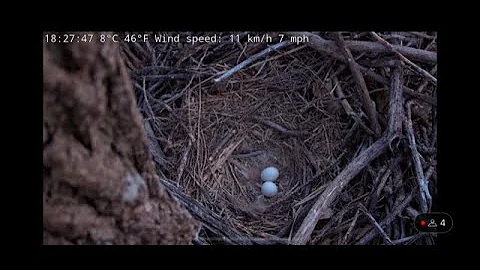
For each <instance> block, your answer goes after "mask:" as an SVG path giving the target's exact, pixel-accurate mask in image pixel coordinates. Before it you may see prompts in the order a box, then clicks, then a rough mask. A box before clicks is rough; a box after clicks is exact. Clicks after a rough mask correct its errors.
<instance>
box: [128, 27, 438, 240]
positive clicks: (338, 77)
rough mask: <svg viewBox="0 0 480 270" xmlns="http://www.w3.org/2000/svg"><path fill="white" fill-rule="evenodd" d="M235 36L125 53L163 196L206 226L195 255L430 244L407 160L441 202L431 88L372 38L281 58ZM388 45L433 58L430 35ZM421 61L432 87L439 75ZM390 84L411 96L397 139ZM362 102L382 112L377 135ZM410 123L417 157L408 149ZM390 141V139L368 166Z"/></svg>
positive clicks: (347, 38)
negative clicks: (269, 170) (265, 191)
mask: <svg viewBox="0 0 480 270" xmlns="http://www.w3.org/2000/svg"><path fill="white" fill-rule="evenodd" d="M162 34H166V35H171V36H173V35H176V33H162ZM230 34H231V33H226V34H222V36H225V38H224V39H225V40H223V41H222V42H219V43H197V44H195V45H191V44H186V43H184V42H179V43H145V44H140V43H135V44H123V47H122V54H123V56H124V59H125V61H126V63H127V66H128V67H129V69H130V72H131V76H132V80H133V84H134V88H135V92H136V96H137V101H138V107H139V108H140V109H141V111H142V113H143V115H144V118H145V123H146V125H147V126H149V128H148V129H147V133H148V134H149V137H150V139H152V140H153V144H152V145H153V146H151V147H153V148H157V149H156V150H152V154H154V155H153V156H154V159H155V160H156V161H157V165H158V168H159V174H160V175H161V178H162V180H161V182H162V183H163V185H164V186H165V187H166V188H167V189H168V190H169V191H170V193H171V194H172V195H173V196H174V197H176V198H178V199H179V201H180V202H181V203H182V204H183V205H184V206H185V207H186V208H187V209H188V210H189V211H190V212H191V213H192V215H193V216H194V217H195V218H196V219H197V220H199V221H200V222H201V223H202V225H203V226H202V229H201V231H200V233H199V235H198V237H197V239H196V242H195V243H197V244H222V243H229V244H279V243H281V244H287V243H292V242H293V243H300V244H305V243H311V244H353V243H363V244H377V243H433V240H432V238H431V237H425V236H422V235H421V234H418V232H417V231H416V230H415V228H414V225H413V220H414V217H415V215H416V214H417V213H418V212H422V211H421V210H422V209H423V208H422V207H424V203H425V202H424V201H422V195H423V196H424V195H425V194H423V193H422V191H419V190H421V189H420V186H421V182H419V181H418V173H419V172H418V168H416V166H415V165H416V163H415V158H412V157H413V156H415V155H420V154H419V153H418V151H420V152H421V154H422V160H421V161H420V162H421V168H422V169H424V168H426V169H425V172H421V173H422V174H424V176H425V175H426V177H428V178H430V184H429V189H427V193H428V192H430V193H433V194H435V190H434V187H435V179H436V176H435V166H436V163H435V162H436V159H435V151H436V126H435V117H436V115H435V109H436V107H435V106H436V105H435V104H434V102H435V90H436V80H435V83H433V82H432V81H431V78H429V77H427V76H426V75H425V74H421V73H420V72H418V71H417V70H416V68H415V67H413V68H412V67H409V66H408V65H405V64H403V65H402V62H400V61H397V60H398V59H399V56H398V54H400V55H402V56H403V54H402V53H395V52H392V51H391V50H389V48H388V47H387V46H385V44H382V43H380V42H379V40H376V39H375V38H374V37H375V35H374V36H373V37H372V35H370V34H369V33H348V34H345V33H344V34H343V35H340V37H339V36H338V35H337V34H336V33H315V34H312V33H308V34H309V35H311V36H310V41H309V42H310V43H308V42H306V43H304V44H289V43H286V44H280V45H279V46H278V48H276V49H275V48H273V49H272V48H271V47H269V46H268V45H267V44H265V43H248V37H247V36H248V35H253V34H255V33H241V34H240V35H239V42H229V38H227V36H228V37H229V35H230ZM236 34H238V33H235V35H236ZM260 34H261V33H260ZM260 34H258V35H260ZM269 34H270V35H271V36H279V35H278V33H269ZM152 35H153V34H152ZM179 35H180V40H186V37H187V36H192V35H195V36H211V35H213V33H193V34H192V33H180V34H179ZM382 36H383V38H380V39H381V40H383V41H386V42H391V43H392V44H394V42H395V41H397V40H401V41H402V42H407V41H410V43H409V45H408V46H403V47H402V46H401V45H397V46H398V47H399V48H400V47H401V48H404V47H405V48H406V49H410V48H415V49H417V50H418V51H420V52H423V53H425V54H426V55H427V56H431V55H430V54H427V53H432V51H435V37H434V36H433V35H428V34H427V33H399V34H396V35H390V34H388V33H386V34H383V35H382ZM315 37H318V38H320V39H319V40H320V41H324V42H327V43H328V44H327V43H325V44H326V45H325V44H324V46H325V47H324V49H322V48H316V47H315V46H314V44H313V43H312V38H315ZM322 37H323V38H322ZM377 37H380V36H377ZM400 37H401V38H400ZM355 42H357V43H358V42H360V43H361V42H363V43H361V44H366V45H368V46H367V47H362V48H357V47H355V46H354V45H355V44H356V43H355ZM279 43H280V41H278V42H277V44H279ZM352 44H353V45H352ZM329 46H330V47H329ZM335 46H336V47H335ZM342 46H343V47H342ZM369 46H370V47H369ZM329 48H330V49H329ZM332 48H333V49H332ZM342 48H346V49H347V50H345V51H346V52H342V50H341V49H342ZM356 48H357V49H356ZM350 49H351V50H350ZM404 51H405V50H404ZM349 53H350V57H353V62H354V63H355V64H354V65H352V64H351V63H350V64H349V61H348V60H346V59H348V58H349V55H348V54H349ZM404 54H407V53H404ZM427 56H425V57H424V58H427ZM407 57H408V54H407ZM416 57H417V58H416V60H418V61H419V62H421V66H417V67H418V68H420V69H421V70H423V71H426V72H427V73H428V75H430V76H432V75H431V74H430V73H435V69H436V67H435V63H432V62H431V61H430V60H431V59H429V60H425V59H424V58H422V55H421V56H418V55H416ZM419 57H420V59H418V58H419ZM435 60H436V54H435ZM428 61H430V62H428ZM245 63H246V65H244V64H245ZM239 65H240V66H239ZM235 67H240V68H237V69H235ZM432 68H433V69H434V70H433V71H432ZM232 69H235V70H234V71H232ZM366 70H368V71H369V72H370V73H368V72H366ZM394 70H396V71H398V72H402V73H401V76H400V79H401V81H402V83H401V84H402V85H403V86H404V88H405V89H402V85H400V91H403V94H401V97H402V98H403V99H402V100H401V101H400V102H401V106H397V107H398V108H400V109H401V110H400V109H399V110H397V111H398V112H400V111H401V112H402V113H401V117H402V118H398V119H397V121H400V124H398V123H397V125H396V126H397V127H398V126H399V125H400V128H401V129H402V127H403V129H402V130H403V131H402V130H401V131H400V132H398V130H397V133H395V132H394V130H392V127H391V125H392V124H391V123H392V121H394V119H395V112H392V111H395V110H394V109H392V106H393V107H395V104H394V102H393V101H392V97H394V95H392V91H393V88H395V86H394V85H395V83H394V81H395V78H397V77H398V76H395V75H394V74H395V73H393V72H394ZM229 72H230V73H229ZM356 72H359V73H356ZM368 74H370V76H368ZM222 75H224V77H221V76H222ZM359 76H360V77H362V78H359ZM362 79H363V82H362ZM397 79H398V78H397ZM362 83H363V85H364V86H365V87H366V89H367V90H368V92H366V95H365V92H363V93H362V90H363V87H362ZM397 90H398V89H397ZM366 96H368V97H366ZM365 98H367V99H368V98H369V99H371V101H372V102H374V104H375V106H373V108H374V111H373V112H374V113H375V119H377V120H378V122H377V123H376V125H375V123H373V122H374V121H372V118H370V117H371V113H372V112H371V108H370V107H368V106H366V105H365V104H366V102H367V101H368V100H367V101H366V100H365ZM407 103H408V106H404V105H405V104H407ZM412 107H413V109H412ZM412 111H413V114H412ZM408 117H410V118H408ZM404 120H409V121H410V122H411V123H412V125H411V126H412V127H413V129H412V130H413V134H412V135H413V136H414V137H416V139H417V142H416V148H418V149H420V150H418V149H417V150H415V149H413V148H412V147H410V146H411V140H409V138H410V137H409V136H408V135H409V134H408V131H409V129H408V127H409V126H408V125H406V124H405V123H408V121H404ZM393 125H394V124H393ZM376 128H377V129H376ZM378 131H380V133H378ZM382 134H394V135H392V136H390V137H389V139H390V140H388V142H387V143H385V144H384V145H382V149H381V150H378V151H377V152H378V153H377V152H375V153H373V154H372V155H375V157H370V156H368V155H369V154H370V153H367V151H373V150H371V148H373V147H374V146H375V143H377V142H378V141H380V140H381V138H384V137H386V136H387V135H385V136H382ZM385 145H388V147H384V146H385ZM151 149H152V148H151ZM415 151H417V152H415ZM365 155H367V157H366V160H365V159H364V160H362V156H365ZM355 162H357V163H359V164H356V163H355ZM268 166H275V167H277V168H278V169H279V171H280V176H279V178H278V180H277V183H278V187H279V192H278V194H276V195H275V196H273V197H265V196H264V195H262V192H261V184H262V180H261V178H260V173H261V171H262V169H263V168H265V167H268ZM355 166H356V167H355ZM349 168H350V171H348V170H349ZM352 168H353V169H352ZM342 181H343V182H342ZM328 192H330V193H328ZM424 192H425V190H424ZM327 193H328V194H327ZM329 194H331V195H332V198H326V196H329ZM427 195H430V194H427ZM322 196H323V199H322ZM321 200H323V201H321ZM424 200H425V201H426V202H427V203H428V206H431V201H432V200H428V201H427V199H424ZM320 202H322V204H323V205H321V206H319V203H320ZM399 208H401V209H399ZM317 210H318V211H320V212H321V213H316V212H315V211H317ZM311 219H313V221H312V222H309V220H311ZM377 226H379V227H381V228H382V230H378V229H376V227H377ZM395 241H396V242H395Z"/></svg>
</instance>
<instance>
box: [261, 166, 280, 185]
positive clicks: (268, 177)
mask: <svg viewBox="0 0 480 270" xmlns="http://www.w3.org/2000/svg"><path fill="white" fill-rule="evenodd" d="M279 175H280V173H279V172H278V169H277V168H275V167H267V168H265V169H263V171H262V174H261V175H260V177H261V178H262V181H264V182H265V181H275V180H277V178H278V176H279Z"/></svg>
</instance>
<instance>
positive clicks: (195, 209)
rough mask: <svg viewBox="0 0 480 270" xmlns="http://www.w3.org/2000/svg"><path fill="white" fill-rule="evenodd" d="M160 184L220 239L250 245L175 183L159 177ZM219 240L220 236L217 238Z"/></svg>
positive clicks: (242, 235) (244, 238) (230, 242)
mask: <svg viewBox="0 0 480 270" xmlns="http://www.w3.org/2000/svg"><path fill="white" fill-rule="evenodd" d="M160 183H161V184H162V185H163V186H164V187H165V188H166V189H167V190H168V191H169V193H170V194H171V195H172V196H173V197H175V198H177V199H178V201H179V202H180V203H181V204H182V205H183V206H184V207H185V208H186V209H187V210H188V211H189V212H190V213H191V214H192V215H193V216H194V217H195V219H197V220H198V221H200V222H201V223H202V224H203V225H204V226H205V227H206V228H208V229H209V230H211V231H212V232H214V233H215V234H217V235H219V236H221V240H222V242H224V243H227V244H240V245H251V244H252V241H250V240H249V237H248V236H247V235H244V234H243V233H241V232H239V231H237V230H236V229H234V228H232V227H231V226H229V225H228V224H226V223H224V221H223V218H222V217H220V216H219V215H217V214H215V213H213V212H212V211H209V210H208V209H206V208H204V207H203V206H202V205H201V204H200V203H198V202H197V201H195V200H194V199H192V198H191V197H189V196H188V195H187V194H185V193H184V192H183V191H181V190H180V189H179V188H177V187H176V186H175V185H173V184H171V183H170V182H169V181H167V180H164V179H160V180H159V184H160ZM217 240H220V238H217Z"/></svg>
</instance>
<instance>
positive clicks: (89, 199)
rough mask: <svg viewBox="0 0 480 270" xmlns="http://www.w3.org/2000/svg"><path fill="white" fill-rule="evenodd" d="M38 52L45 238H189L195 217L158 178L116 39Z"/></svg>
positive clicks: (129, 240) (162, 240) (144, 240)
mask: <svg viewBox="0 0 480 270" xmlns="http://www.w3.org/2000/svg"><path fill="white" fill-rule="evenodd" d="M43 52H44V58H43V68H44V77H43V80H44V97H43V108H44V109H43V114H44V120H43V134H44V136H43V143H44V153H43V166H44V184H43V211H44V213H43V214H44V227H43V235H44V237H43V238H44V243H45V244H188V243H191V241H192V239H193V238H194V237H195V235H196V233H197V231H198V225H197V223H196V222H195V221H194V220H193V219H192V217H191V216H190V214H189V213H188V212H187V211H186V210H185V209H184V208H183V207H182V206H181V205H180V204H179V203H178V201H176V200H174V199H173V198H172V197H171V196H170V195H169V194H168V193H167V192H166V191H165V190H164V188H163V187H162V186H160V185H159V182H158V181H159V178H158V176H157V175H156V173H155V164H154V163H153V161H152V158H151V156H150V154H149V150H148V144H147V139H146V135H145V131H144V129H143V124H142V122H141V115H140V114H139V112H138V109H137V108H136V104H135V97H134V94H133V90H132V86H131V85H132V84H131V82H130V79H129V76H128V73H127V71H126V69H125V67H124V64H123V62H122V60H121V58H120V54H119V50H118V46H117V45H116V44H113V43H106V44H100V43H97V42H92V43H74V44H70V45H65V44H62V45H57V44H44V47H43Z"/></svg>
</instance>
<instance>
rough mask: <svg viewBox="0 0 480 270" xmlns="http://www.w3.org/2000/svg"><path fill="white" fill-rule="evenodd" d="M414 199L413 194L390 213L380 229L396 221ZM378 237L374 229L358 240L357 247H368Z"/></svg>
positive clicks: (381, 223)
mask: <svg viewBox="0 0 480 270" xmlns="http://www.w3.org/2000/svg"><path fill="white" fill-rule="evenodd" d="M412 197H413V192H411V193H410V194H409V195H408V196H407V198H405V200H403V202H402V203H400V204H399V205H397V206H396V207H395V208H394V209H393V211H392V212H390V214H388V215H387V217H385V219H384V220H382V221H381V222H380V223H379V225H380V227H384V226H386V225H388V224H390V223H391V222H392V221H393V220H394V219H395V217H396V216H397V215H398V214H400V213H401V212H402V211H403V209H405V207H407V205H408V204H409V203H410V201H411V200H412ZM375 235H376V232H375V229H372V230H370V231H369V232H368V233H367V234H365V236H363V237H362V238H361V239H360V240H358V242H357V243H356V245H366V244H367V243H368V242H370V241H372V239H373V238H374V237H375Z"/></svg>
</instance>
